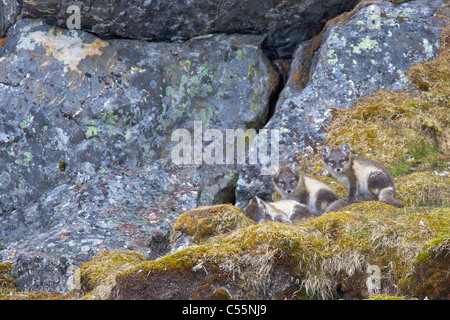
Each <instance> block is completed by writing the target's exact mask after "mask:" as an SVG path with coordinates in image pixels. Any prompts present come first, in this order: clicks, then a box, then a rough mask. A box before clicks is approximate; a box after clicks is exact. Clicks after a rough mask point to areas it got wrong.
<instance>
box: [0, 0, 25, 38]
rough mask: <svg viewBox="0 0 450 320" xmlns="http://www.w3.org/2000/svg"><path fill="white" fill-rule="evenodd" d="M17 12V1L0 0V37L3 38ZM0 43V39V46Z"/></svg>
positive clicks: (13, 21)
mask: <svg viewBox="0 0 450 320" xmlns="http://www.w3.org/2000/svg"><path fill="white" fill-rule="evenodd" d="M19 12H20V8H19V3H18V2H17V1H16V0H1V1H0V38H3V37H4V36H5V35H6V31H8V28H9V27H10V26H12V25H13V24H14V23H15V22H16V18H17V16H18V15H19ZM1 44H2V42H1V41H0V46H1Z"/></svg>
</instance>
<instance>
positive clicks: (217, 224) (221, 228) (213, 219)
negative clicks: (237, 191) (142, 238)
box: [170, 204, 254, 253]
mask: <svg viewBox="0 0 450 320" xmlns="http://www.w3.org/2000/svg"><path fill="white" fill-rule="evenodd" d="M252 224H254V222H253V221H252V220H250V219H249V218H247V216H245V215H244V213H243V212H242V211H241V210H240V209H238V208H236V207H234V206H232V205H230V204H225V205H216V206H205V207H199V208H196V209H194V210H190V211H188V212H185V213H183V214H182V215H181V216H180V217H179V218H178V220H177V221H176V223H175V225H174V226H173V228H172V231H171V233H170V243H171V246H172V250H171V252H172V253H174V252H177V251H180V250H181V249H184V248H186V247H189V246H191V245H195V244H202V243H203V242H204V241H205V240H207V239H209V238H211V237H213V236H217V235H219V234H224V233H228V232H230V231H232V230H235V229H238V228H242V227H246V226H249V225H252Z"/></svg>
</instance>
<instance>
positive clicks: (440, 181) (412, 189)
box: [396, 171, 450, 207]
mask: <svg viewBox="0 0 450 320" xmlns="http://www.w3.org/2000/svg"><path fill="white" fill-rule="evenodd" d="M396 186H397V198H398V199H399V200H400V201H402V202H403V203H404V204H405V205H406V206H442V207H449V206H450V174H447V175H443V176H439V175H437V174H436V173H435V172H434V171H425V172H417V173H413V174H408V175H406V176H404V177H401V178H399V179H398V181H397V183H396Z"/></svg>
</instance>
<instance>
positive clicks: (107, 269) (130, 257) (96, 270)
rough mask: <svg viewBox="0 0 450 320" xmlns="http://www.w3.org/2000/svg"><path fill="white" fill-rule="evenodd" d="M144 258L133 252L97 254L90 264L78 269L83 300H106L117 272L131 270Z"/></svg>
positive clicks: (144, 258) (144, 259)
mask: <svg viewBox="0 0 450 320" xmlns="http://www.w3.org/2000/svg"><path fill="white" fill-rule="evenodd" d="M146 260H147V259H146V257H145V256H144V255H142V254H140V253H137V252H135V251H130V252H122V251H112V252H108V251H104V252H101V253H99V254H97V255H96V256H95V257H94V259H92V260H91V261H90V262H87V263H85V264H84V265H83V266H81V267H80V269H79V273H78V274H79V276H80V285H81V288H80V289H81V292H82V294H84V295H85V296H84V297H83V298H84V299H89V300H90V299H96V300H98V299H102V300H103V299H106V298H107V297H108V296H109V294H110V290H111V288H112V287H113V286H114V284H115V279H114V278H115V276H116V274H117V273H118V272H120V271H122V270H125V269H127V268H131V267H132V266H135V265H137V264H138V263H141V262H143V261H146Z"/></svg>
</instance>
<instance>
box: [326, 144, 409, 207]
mask: <svg viewBox="0 0 450 320" xmlns="http://www.w3.org/2000/svg"><path fill="white" fill-rule="evenodd" d="M322 158H323V162H324V164H325V166H326V167H327V169H328V171H329V172H331V174H332V175H333V176H334V177H335V178H336V179H337V180H339V181H340V182H341V183H344V184H346V185H347V186H348V188H349V192H348V198H347V204H351V203H355V202H360V201H365V200H379V201H383V202H385V203H387V204H390V205H392V206H394V207H398V208H402V207H404V205H403V203H401V202H400V201H398V200H397V199H395V197H394V196H395V186H394V179H393V178H392V175H391V173H390V172H389V171H388V170H387V169H386V168H385V167H384V166H383V165H382V164H380V163H378V162H376V161H373V160H370V159H366V158H361V157H352V156H351V155H350V147H349V146H348V145H347V144H346V143H344V144H343V145H341V146H340V147H336V148H330V147H329V146H324V147H323V148H322Z"/></svg>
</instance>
